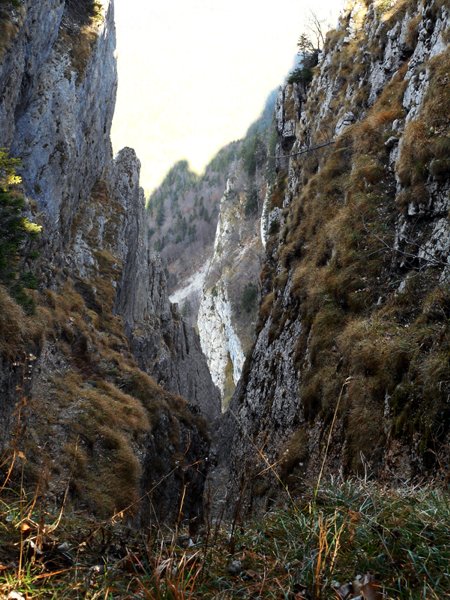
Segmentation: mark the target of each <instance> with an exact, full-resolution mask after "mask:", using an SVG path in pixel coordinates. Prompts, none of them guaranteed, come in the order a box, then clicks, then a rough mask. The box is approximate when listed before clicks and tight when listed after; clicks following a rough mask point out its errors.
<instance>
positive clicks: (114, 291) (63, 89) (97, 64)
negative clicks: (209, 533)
mask: <svg viewBox="0 0 450 600" xmlns="http://www.w3.org/2000/svg"><path fill="white" fill-rule="evenodd" d="M5 10H6V11H7V12H6V13H5V15H4V17H5V18H4V21H2V27H3V28H4V30H7V31H8V32H9V33H10V35H9V36H8V38H7V44H5V46H4V47H3V48H2V52H3V56H2V63H1V65H0V87H1V90H2V94H1V101H0V120H1V139H0V145H1V146H4V147H8V148H10V149H11V154H12V155H15V156H18V157H20V158H21V161H22V166H21V168H20V172H21V175H22V178H23V190H24V193H25V195H26V198H27V201H28V210H29V211H30V212H33V213H34V216H35V218H36V219H39V220H40V222H41V223H42V224H43V234H42V236H41V242H40V246H41V247H40V251H41V257H40V258H39V259H37V261H36V262H35V266H34V270H35V272H36V275H37V276H38V279H39V283H40V285H39V288H38V290H37V291H35V292H29V293H30V295H33V296H34V300H35V304H36V310H35V313H34V314H32V315H25V314H24V313H23V311H22V309H21V308H20V307H19V306H18V305H17V304H16V303H15V302H14V301H13V300H12V299H11V298H9V296H8V294H7V293H6V290H4V289H3V288H2V289H1V301H2V314H3V317H2V319H1V344H0V353H1V362H0V365H1V376H0V381H1V384H0V385H1V389H2V401H1V417H2V433H4V436H2V449H5V448H8V447H9V449H10V450H11V451H12V456H13V457H16V458H17V456H18V455H19V454H20V456H23V455H25V456H26V457H27V459H28V460H27V463H26V476H27V478H28V481H30V482H33V481H34V482H35V483H38V484H39V486H40V489H41V490H43V489H46V490H47V492H48V493H53V494H55V495H57V494H59V493H61V492H62V491H63V490H64V489H65V488H66V487H67V486H69V489H70V491H71V496H72V498H73V499H74V500H77V501H78V502H79V503H82V504H85V505H86V506H88V507H89V508H90V509H93V510H96V511H97V512H100V513H103V514H108V513H110V512H112V511H114V510H116V509H120V508H124V507H125V506H130V505H132V506H133V509H134V512H136V511H137V509H138V508H139V506H140V504H141V503H140V500H139V499H140V498H142V497H144V498H146V500H147V501H149V502H153V505H154V508H156V512H157V513H158V512H160V514H161V515H162V516H169V515H171V514H175V513H176V511H177V510H178V508H179V506H178V501H179V497H178V494H179V493H181V491H182V489H183V487H184V485H186V484H187V485H188V489H191V490H192V492H193V496H192V498H191V496H189V494H188V499H187V502H186V513H187V514H188V513H191V515H195V514H196V511H197V510H198V501H197V500H198V498H199V490H200V489H201V487H202V482H203V471H202V467H201V464H202V463H201V462H200V463H198V465H200V467H199V468H195V469H194V470H193V471H192V473H191V472H190V468H189V465H190V464H191V463H194V462H197V461H198V460H200V461H202V459H203V458H204V456H205V454H206V452H207V447H208V441H207V435H206V427H205V421H204V419H203V418H202V417H200V416H199V414H201V415H203V417H206V418H207V419H213V418H214V417H215V415H217V414H218V411H219V396H218V393H217V390H216V389H215V387H214V386H213V384H212V381H211V377H210V375H209V372H208V369H207V365H206V361H205V359H204V357H203V355H202V353H201V350H200V345H199V340H198V337H197V336H196V335H195V333H194V332H193V331H192V330H191V329H190V328H189V327H187V326H186V325H185V324H184V323H183V321H182V320H181V318H180V316H179V315H178V313H177V311H176V310H175V309H174V308H172V307H171V305H170V303H169V301H168V297H167V291H166V284H165V276H164V273H163V270H162V268H161V266H160V263H159V260H158V259H157V258H155V257H153V256H152V254H151V252H150V250H149V239H148V227H149V225H148V221H147V216H146V213H145V209H144V198H143V194H142V191H141V190H140V188H139V161H138V160H137V158H136V156H135V154H134V152H133V151H132V150H129V149H125V150H123V151H122V152H121V153H120V154H119V155H118V157H117V158H116V159H115V160H114V161H113V159H112V153H111V144H110V139H109V133H110V127H111V120H112V115H113V110H114V100H115V90H116V86H117V78H116V69H115V61H114V56H113V53H114V47H115V39H114V19H113V3H112V2H109V1H108V0H105V1H104V2H102V3H98V2H91V1H90V0H83V2H75V1H72V0H67V1H66V2H61V1H60V0H58V1H57V2H54V1H53V0H46V1H43V2H39V3H35V2H31V1H25V2H22V3H21V4H20V6H19V7H18V8H17V7H14V6H12V4H11V5H9V4H8V5H7V7H6V8H5ZM149 375H152V376H153V377H155V379H156V380H157V382H160V383H161V384H162V385H163V386H164V388H165V389H163V388H162V387H160V386H159V385H157V383H156V382H155V381H154V380H153V379H152V378H151V377H150V376H149ZM166 390H167V391H166ZM178 394H183V395H184V396H185V398H186V400H187V402H186V400H184V399H182V398H181V397H180V396H178ZM160 480H162V483H160V484H159V483H158V482H159V481H160ZM152 510H153V509H152ZM141 516H143V517H145V515H144V514H143V513H142V515H141Z"/></svg>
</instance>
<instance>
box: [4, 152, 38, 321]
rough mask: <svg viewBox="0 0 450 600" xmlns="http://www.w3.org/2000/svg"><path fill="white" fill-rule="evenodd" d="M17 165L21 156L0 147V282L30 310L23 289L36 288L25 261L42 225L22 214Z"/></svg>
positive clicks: (29, 303)
mask: <svg viewBox="0 0 450 600" xmlns="http://www.w3.org/2000/svg"><path fill="white" fill-rule="evenodd" d="M19 165H20V160H18V159H15V158H11V157H10V156H9V154H8V152H7V151H6V150H5V149H4V148H2V149H0V283H2V284H3V285H4V286H5V287H7V288H8V289H9V291H10V293H11V294H12V296H13V297H14V298H15V299H16V300H17V301H18V302H19V303H20V304H22V305H23V306H24V308H25V309H26V310H28V311H30V312H31V311H32V309H33V303H32V301H31V299H30V298H29V296H28V295H27V294H26V291H25V289H27V288H28V289H31V288H35V287H36V279H35V277H34V275H33V274H32V273H31V272H30V271H29V269H28V270H27V269H26V268H25V265H26V262H27V261H28V259H31V258H34V257H35V256H34V254H33V253H32V252H31V246H32V242H33V240H35V239H36V237H37V236H38V235H39V234H40V232H41V230H42V227H41V226H40V225H37V224H36V223H33V222H32V221H30V220H29V219H28V218H27V217H25V216H24V209H25V198H24V197H23V195H22V194H21V192H20V190H19V189H18V186H19V185H20V183H21V178H20V177H19V176H18V175H17V173H16V169H17V167H18V166H19Z"/></svg>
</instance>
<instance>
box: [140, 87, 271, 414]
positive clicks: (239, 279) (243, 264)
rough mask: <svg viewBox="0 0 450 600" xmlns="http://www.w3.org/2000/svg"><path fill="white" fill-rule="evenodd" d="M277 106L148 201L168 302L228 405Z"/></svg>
mask: <svg viewBox="0 0 450 600" xmlns="http://www.w3.org/2000/svg"><path fill="white" fill-rule="evenodd" d="M275 100H276V93H272V94H270V95H269V97H268V99H267V101H266V105H265V108H264V110H263V112H262V114H261V116H260V117H259V119H258V120H257V121H255V123H253V124H252V125H251V126H250V128H249V130H248V132H247V134H246V136H245V138H243V139H242V140H239V141H238V142H234V143H233V144H230V145H229V146H227V147H225V148H223V149H222V150H221V151H220V152H219V153H218V154H217V156H216V157H215V158H214V159H213V160H212V161H211V163H210V164H209V165H208V167H207V168H206V170H205V173H204V174H203V175H202V176H201V177H197V176H195V175H194V174H192V173H190V172H189V171H187V170H186V169H187V163H179V164H178V165H175V166H174V167H173V169H171V171H170V173H169V174H168V176H167V178H166V180H165V182H164V183H163V184H162V186H161V187H160V188H158V190H157V191H156V192H155V193H154V194H153V195H152V197H151V199H150V205H149V209H150V212H151V214H152V215H153V217H152V218H153V219H154V229H155V231H154V233H153V236H152V239H156V242H154V243H155V244H156V247H157V248H161V245H162V251H161V256H162V259H163V263H164V264H165V265H167V268H168V270H169V273H170V275H169V278H170V281H171V282H172V294H171V296H170V299H171V301H172V302H174V303H176V304H178V305H179V306H180V309H181V311H182V313H183V315H187V316H188V318H189V319H190V321H191V322H193V323H194V324H195V325H196V326H197V327H198V331H199V336H200V341H201V346H202V349H203V352H204V353H205V355H206V357H207V360H208V366H209V369H210V372H211V375H212V378H213V381H214V383H215V384H216V386H217V387H218V389H219V390H220V393H221V397H222V406H223V407H225V406H226V405H227V404H228V402H229V399H230V398H231V396H232V393H233V391H234V388H235V386H236V384H237V382H238V381H239V378H240V376H241V372H242V366H243V363H244V358H245V355H246V353H247V352H248V351H249V350H250V348H251V346H252V344H253V341H254V336H255V325H256V313H257V306H258V303H259V296H260V294H259V291H260V290H259V272H260V270H261V261H262V242H261V236H262V231H264V230H265V228H266V226H267V223H266V220H265V221H264V227H261V225H260V220H261V212H262V207H263V204H264V198H265V197H266V196H267V194H268V189H269V187H270V183H271V182H272V180H273V176H274V164H275V160H274V150H275V139H276V138H275V128H274V119H273V110H274V105H275ZM220 194H221V195H222V197H221V198H220ZM202 219H203V221H204V220H205V219H206V220H207V222H208V227H209V229H208V230H207V232H206V233H208V235H206V234H205V222H203V223H201V222H200V221H201V220H202ZM158 220H159V221H160V222H161V223H162V227H160V228H158V227H157V225H158ZM190 232H193V235H191V233H190ZM213 233H215V237H214V235H213Z"/></svg>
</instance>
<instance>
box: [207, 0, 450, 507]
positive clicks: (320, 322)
mask: <svg viewBox="0 0 450 600" xmlns="http://www.w3.org/2000/svg"><path fill="white" fill-rule="evenodd" d="M448 21H449V14H448V9H447V8H446V5H445V3H444V2H440V1H437V0H431V1H426V2H416V1H404V2H401V1H399V2H394V3H391V5H387V3H384V2H377V1H375V2H365V3H362V2H361V3H359V2H356V3H352V6H351V7H350V9H349V10H348V11H347V12H346V14H345V15H344V16H343V18H342V19H341V21H340V24H339V27H338V29H337V30H336V31H334V32H331V33H330V34H328V36H327V41H326V44H325V48H324V50H323V52H322V54H321V57H320V60H319V65H318V67H316V69H315V72H314V77H313V80H312V82H311V84H310V86H309V87H308V90H307V93H306V94H305V93H304V90H301V89H299V87H298V85H297V84H293V85H286V86H285V88H284V89H283V91H282V93H281V95H280V99H279V103H278V109H277V124H278V132H279V136H280V137H279V146H278V153H279V160H278V177H277V180H276V182H275V184H274V186H273V188H272V191H271V195H270V196H269V197H268V199H267V203H266V206H265V210H264V215H265V220H266V223H268V224H269V225H268V226H267V225H266V227H265V229H266V231H270V233H269V235H268V237H267V244H266V252H267V254H266V266H265V267H264V270H263V274H262V286H263V296H264V297H263V300H262V303H261V306H260V314H259V324H258V332H259V333H258V336H257V341H256V343H255V345H254V347H253V350H252V353H251V356H250V358H249V359H248V360H247V362H246V364H245V366H244V372H243V376H242V378H241V382H240V384H239V387H238V390H237V392H236V394H235V395H234V398H233V400H232V402H231V406H230V410H229V411H228V412H227V413H226V414H225V416H224V418H223V419H222V423H221V431H220V433H219V436H218V441H217V445H216V446H217V447H216V457H217V461H218V465H217V469H216V472H215V476H214V477H213V481H214V486H213V489H214V491H216V492H217V496H218V498H219V500H221V501H226V496H227V494H226V493H225V488H222V490H220V486H219V482H221V481H222V482H225V485H226V488H227V491H228V498H230V499H235V498H236V497H240V498H241V500H242V505H243V506H247V507H249V506H253V507H255V506H260V507H261V506H263V507H267V504H268V502H270V500H271V499H273V498H274V497H275V496H276V495H277V494H278V493H279V488H280V484H282V485H283V486H287V487H288V488H290V489H291V490H293V491H296V490H299V489H301V488H302V486H303V485H304V484H305V483H308V482H311V481H312V482H314V481H317V477H318V476H319V473H321V474H323V473H325V474H327V473H339V472H340V473H344V474H352V473H358V472H365V473H366V474H368V475H369V476H376V477H378V478H385V479H387V480H391V481H392V480H400V481H404V480H411V479H413V478H414V477H415V476H418V477H423V476H429V475H430V474H432V473H434V474H435V473H439V472H442V471H440V470H441V469H442V468H443V465H445V464H446V462H448V449H449V429H448V423H449V413H448V397H449V387H448V380H449V377H448V375H449V373H450V365H449V358H448V357H449V343H450V342H449V339H450V337H449V331H448V317H449V306H450V305H449V287H448V284H449V250H450V247H449V240H450V232H449V229H448V227H449V225H448V223H449V221H448V210H449V183H450V182H449V178H448V173H449V171H448V148H449V146H448V140H449V138H448V135H449V130H448V126H449V122H448V114H449V113H448V109H449V95H448V94H449V92H448V82H447V76H446V75H445V72H446V70H448V66H449V51H448V41H449V40H448ZM314 148H316V149H315V150H314Z"/></svg>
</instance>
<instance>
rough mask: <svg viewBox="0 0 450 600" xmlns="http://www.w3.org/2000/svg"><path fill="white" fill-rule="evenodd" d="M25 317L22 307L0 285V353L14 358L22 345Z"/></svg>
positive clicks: (24, 332) (24, 333)
mask: <svg viewBox="0 0 450 600" xmlns="http://www.w3.org/2000/svg"><path fill="white" fill-rule="evenodd" d="M25 335H26V317H25V314H24V312H23V310H22V308H21V307H20V306H19V305H18V304H17V303H16V302H15V301H14V300H13V299H12V298H11V296H10V295H9V294H8V292H7V291H6V289H5V288H4V287H3V286H0V354H1V355H2V356H4V357H5V358H8V359H14V358H15V357H16V356H17V354H18V352H19V351H20V348H21V347H23V341H24V337H25Z"/></svg>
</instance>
